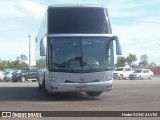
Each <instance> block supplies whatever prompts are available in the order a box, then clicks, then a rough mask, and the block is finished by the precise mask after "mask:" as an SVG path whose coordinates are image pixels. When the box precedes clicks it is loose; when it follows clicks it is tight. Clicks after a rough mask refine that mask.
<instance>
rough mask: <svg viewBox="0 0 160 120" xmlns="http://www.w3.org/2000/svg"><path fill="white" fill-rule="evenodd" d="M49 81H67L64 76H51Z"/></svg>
mask: <svg viewBox="0 0 160 120" xmlns="http://www.w3.org/2000/svg"><path fill="white" fill-rule="evenodd" d="M48 81H50V82H58V83H63V82H64V81H65V79H64V78H56V77H49V78H48Z"/></svg>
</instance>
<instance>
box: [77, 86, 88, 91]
mask: <svg viewBox="0 0 160 120" xmlns="http://www.w3.org/2000/svg"><path fill="white" fill-rule="evenodd" d="M76 90H77V91H86V90H87V87H86V86H78V87H76Z"/></svg>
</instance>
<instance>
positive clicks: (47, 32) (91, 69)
mask: <svg viewBox="0 0 160 120" xmlns="http://www.w3.org/2000/svg"><path fill="white" fill-rule="evenodd" d="M114 41H115V44H116V54H117V55H121V54H122V53H121V46H120V43H119V40H118V37H117V36H114V35H113V34H112V29H111V25H110V21H109V16H108V12H107V8H105V7H102V6H95V5H94V6H93V5H92V6H91V5H55V6H49V7H48V9H47V11H46V13H45V16H44V18H43V21H42V23H41V27H40V29H39V32H38V34H37V37H36V66H37V69H38V75H37V80H38V84H39V88H40V89H43V90H44V91H45V93H46V94H47V95H50V94H56V93H60V92H85V93H86V94H87V95H89V96H99V95H100V94H102V93H103V92H104V91H111V90H112V88H113V83H112V82H113V77H112V76H113V68H114V47H113V43H114Z"/></svg>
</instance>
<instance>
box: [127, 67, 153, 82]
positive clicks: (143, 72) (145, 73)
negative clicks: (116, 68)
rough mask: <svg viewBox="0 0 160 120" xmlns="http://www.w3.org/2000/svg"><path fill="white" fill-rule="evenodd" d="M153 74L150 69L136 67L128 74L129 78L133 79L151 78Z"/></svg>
mask: <svg viewBox="0 0 160 120" xmlns="http://www.w3.org/2000/svg"><path fill="white" fill-rule="evenodd" d="M153 76H154V74H153V72H152V71H150V70H149V69H137V70H135V71H134V72H133V73H131V74H129V79H130V80H134V79H138V80H142V79H145V78H149V79H152V78H153Z"/></svg>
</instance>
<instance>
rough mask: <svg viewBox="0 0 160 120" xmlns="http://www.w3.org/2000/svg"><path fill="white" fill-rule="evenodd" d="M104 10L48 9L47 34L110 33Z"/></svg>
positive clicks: (83, 8) (77, 8)
mask: <svg viewBox="0 0 160 120" xmlns="http://www.w3.org/2000/svg"><path fill="white" fill-rule="evenodd" d="M106 11H107V10H106V9H104V8H94V7H93V8H85V7H82V8H79V7H67V8H56V7H55V8H53V7H50V8H49V14H48V33H101V34H103V33H111V29H110V24H109V20H108V16H107V12H106Z"/></svg>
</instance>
